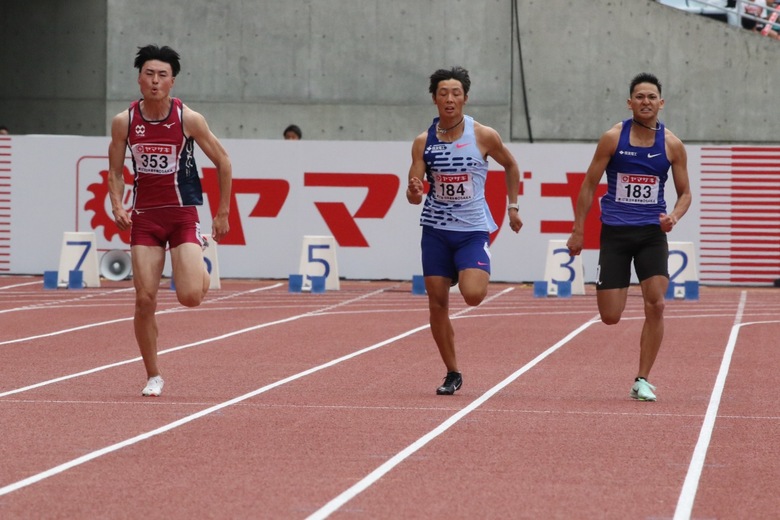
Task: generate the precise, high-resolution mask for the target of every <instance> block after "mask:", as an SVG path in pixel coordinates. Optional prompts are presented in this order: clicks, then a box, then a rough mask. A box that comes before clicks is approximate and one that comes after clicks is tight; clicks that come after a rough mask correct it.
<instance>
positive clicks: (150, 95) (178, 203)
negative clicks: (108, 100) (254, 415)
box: [108, 45, 232, 396]
mask: <svg viewBox="0 0 780 520" xmlns="http://www.w3.org/2000/svg"><path fill="white" fill-rule="evenodd" d="M135 67H136V68H138V85H140V88H141V95H142V98H141V99H140V100H138V101H135V102H133V103H132V104H131V105H130V108H129V109H128V110H125V111H122V112H120V113H119V114H117V115H116V116H115V117H114V119H113V121H112V123H111V144H110V145H109V147H108V160H109V176H108V179H109V187H110V195H111V206H112V211H113V214H114V219H115V221H116V224H117V227H119V229H120V230H126V229H128V228H129V229H130V251H131V257H132V262H133V284H134V285H135V292H136V299H135V319H134V328H135V337H136V340H137V341H138V346H139V348H140V350H141V356H142V357H143V360H144V365H145V367H146V375H147V384H146V387H145V388H144V389H143V391H142V392H141V393H142V395H145V396H159V395H161V394H162V389H163V379H162V376H161V375H160V370H159V368H158V366H157V320H156V318H155V310H156V309H157V290H158V288H159V287H160V278H161V277H162V272H163V267H164V266H165V249H166V247H169V248H170V251H171V262H172V264H173V278H174V283H175V286H176V296H177V298H178V299H179V302H180V303H181V304H182V305H185V306H187V307H195V306H197V305H200V303H201V302H202V301H203V298H204V296H205V295H206V292H207V291H208V288H209V284H210V278H209V273H208V271H207V269H206V266H205V263H204V262H203V247H204V245H205V243H204V238H203V237H202V236H201V233H200V222H199V219H198V209H197V206H200V205H201V204H203V193H202V190H201V184H200V177H199V176H198V170H197V168H196V167H195V158H194V155H193V153H194V144H195V143H197V144H198V146H199V147H200V148H201V150H203V153H204V154H206V157H208V158H209V159H210V160H211V162H212V163H213V164H214V166H216V168H217V173H218V175H219V189H220V199H219V207H218V208H217V211H216V214H215V216H214V221H213V223H212V227H211V229H212V237H213V239H214V240H215V241H217V242H219V241H220V240H221V239H222V237H224V236H225V234H226V233H227V232H228V229H229V225H228V210H229V207H230V190H231V184H232V168H231V164H230V158H229V157H228V154H227V152H226V151H225V149H224V148H223V147H222V144H221V143H220V142H219V140H218V139H217V138H216V137H215V136H214V134H213V133H211V130H209V126H208V124H207V123H206V119H205V118H204V117H203V116H202V115H201V114H199V113H197V112H195V111H193V110H191V109H190V108H189V107H187V106H186V105H185V104H184V103H182V102H181V100H180V99H177V98H172V97H171V95H170V92H171V89H172V88H173V84H174V82H175V80H176V75H177V74H178V73H179V70H181V67H180V65H179V54H178V53H177V52H176V51H174V50H173V49H171V48H170V47H167V46H165V47H157V46H156V45H147V46H146V47H141V48H140V49H139V51H138V54H137V55H136V59H135ZM126 148H129V149H130V154H131V155H132V160H133V170H134V173H135V179H134V183H133V201H132V206H131V208H129V209H127V208H125V206H124V203H123V200H122V199H123V197H124V193H125V181H124V176H123V169H124V163H125V150H126Z"/></svg>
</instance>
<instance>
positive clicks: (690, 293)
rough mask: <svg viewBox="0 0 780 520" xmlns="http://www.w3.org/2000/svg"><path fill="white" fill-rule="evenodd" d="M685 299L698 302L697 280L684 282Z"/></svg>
mask: <svg viewBox="0 0 780 520" xmlns="http://www.w3.org/2000/svg"><path fill="white" fill-rule="evenodd" d="M685 299H686V300H698V299H699V282H698V280H686V281H685Z"/></svg>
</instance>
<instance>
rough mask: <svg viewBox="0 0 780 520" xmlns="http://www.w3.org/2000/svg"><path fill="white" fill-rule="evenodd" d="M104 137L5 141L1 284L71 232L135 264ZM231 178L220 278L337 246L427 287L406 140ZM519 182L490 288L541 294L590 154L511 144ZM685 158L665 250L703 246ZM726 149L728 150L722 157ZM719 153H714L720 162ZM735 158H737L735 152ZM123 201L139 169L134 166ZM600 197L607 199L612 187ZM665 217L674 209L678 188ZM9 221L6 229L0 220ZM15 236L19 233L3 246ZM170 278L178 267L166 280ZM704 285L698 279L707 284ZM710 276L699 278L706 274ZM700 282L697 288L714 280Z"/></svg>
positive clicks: (286, 264) (266, 143)
mask: <svg viewBox="0 0 780 520" xmlns="http://www.w3.org/2000/svg"><path fill="white" fill-rule="evenodd" d="M108 143H109V139H108V138H107V137H64V136H13V137H11V138H9V139H6V140H3V141H0V147H2V148H0V150H2V151H3V155H4V157H7V158H8V161H7V162H8V163H9V164H10V167H9V168H7V170H8V173H7V175H6V177H8V178H9V179H10V189H6V190H5V192H7V194H3V193H5V192H2V193H0V201H2V200H8V201H10V202H8V203H2V202H0V207H5V206H7V207H8V208H10V209H9V211H7V212H6V211H0V214H5V217H7V220H9V227H8V228H4V227H3V226H4V224H3V222H2V221H0V233H2V232H3V231H4V229H5V234H0V246H2V247H3V248H4V249H0V253H3V252H5V253H6V254H4V255H0V274H2V273H17V274H41V273H43V272H44V271H47V270H53V269H56V268H57V263H58V259H59V255H60V246H61V242H62V236H63V233H64V232H94V233H95V235H96V238H97V250H98V251H99V252H101V254H102V253H103V252H105V251H107V250H112V249H122V250H129V235H128V234H127V233H120V232H119V230H118V229H117V228H116V226H115V225H114V222H113V219H112V215H111V206H110V201H109V198H108V183H107V169H108V157H107V149H108ZM223 144H224V145H225V147H226V149H227V151H228V153H229V154H230V158H231V162H232V164H233V195H232V199H231V210H230V227H231V229H230V232H229V234H228V235H227V236H226V237H225V238H224V239H223V241H222V242H220V244H219V256H220V259H219V261H220V266H219V268H220V275H221V277H222V278H279V279H286V278H287V277H288V276H289V275H290V274H291V273H295V272H297V271H298V268H299V260H300V254H301V243H302V240H303V237H305V236H311V235H314V236H332V237H334V238H335V241H336V244H337V246H338V265H339V275H340V276H341V277H342V278H346V279H397V280H411V279H412V276H413V275H415V274H421V272H422V268H421V263H420V245H419V243H420V227H419V222H418V219H419V215H420V210H421V206H414V205H411V204H409V203H408V202H407V200H406V196H405V192H406V183H407V182H406V179H407V174H408V171H409V164H410V158H411V140H410V141H409V142H408V143H403V142H362V141H282V140H230V139H228V140H223ZM508 147H509V149H510V151H511V152H512V153H513V154H514V155H515V157H516V158H517V161H518V163H519V166H520V171H521V185H520V194H519V197H518V201H519V203H520V216H521V218H522V220H523V228H522V230H521V231H520V233H519V234H515V233H513V232H512V231H511V230H510V229H509V226H508V221H507V215H506V185H505V182H504V173H503V170H502V169H501V167H500V166H498V165H496V164H493V165H491V171H490V173H489V177H488V182H487V199H488V205H489V207H490V210H491V212H492V214H493V216H494V219H495V220H496V223H497V224H498V225H499V230H498V231H497V232H496V233H495V234H494V235H493V236H492V237H491V238H492V243H491V254H492V279H493V280H494V281H507V282H521V281H534V280H542V279H543V278H544V275H545V261H546V256H547V248H548V243H549V241H550V240H565V239H566V238H568V235H569V232H570V231H571V227H572V222H573V218H574V203H575V200H576V197H577V193H578V191H579V186H580V183H581V182H582V178H583V177H584V175H585V174H584V172H585V170H586V169H587V166H588V164H589V163H590V160H591V158H592V156H593V151H594V148H595V143H594V144H508ZM702 148H703V147H696V146H689V147H688V159H689V164H688V170H689V175H690V178H691V185H692V191H693V193H694V203H693V205H692V207H691V209H690V210H689V212H688V214H687V215H686V216H685V218H684V219H682V220H681V221H680V223H679V225H678V226H677V227H676V228H675V230H674V232H673V233H672V234H671V235H670V238H669V239H670V240H674V241H681V242H693V243H696V244H699V242H700V210H699V198H698V192H699V189H700V187H699V178H700V176H701V164H700V163H701V150H702ZM724 148H725V147H724ZM712 149H713V147H710V148H709V150H712ZM728 150H731V148H728ZM779 157H780V155H779ZM196 160H197V164H198V169H199V171H200V174H201V178H202V180H203V189H204V205H203V206H202V207H201V208H200V217H201V223H202V224H201V227H202V230H203V232H204V233H210V231H211V211H212V210H214V209H215V206H214V204H216V201H217V196H218V192H217V179H216V170H215V168H214V167H213V165H212V164H210V162H209V161H208V159H207V158H206V157H205V156H204V155H203V154H202V153H201V152H200V151H199V150H198V152H197V155H196ZM125 167H126V171H125V180H126V197H125V201H126V203H127V205H128V207H129V205H130V202H131V195H132V175H131V172H132V163H131V161H130V157H129V155H128V157H127V159H126V162H125ZM603 182H604V183H603V184H602V185H601V188H600V194H603V191H604V190H606V184H605V180H603ZM666 199H667V203H668V204H669V206H670V207H671V206H672V205H673V204H674V201H675V200H676V197H675V192H674V187H673V184H672V183H671V182H670V183H669V184H667V187H666ZM0 216H2V215H0ZM599 228H600V226H599V211H598V203H597V202H596V203H594V205H593V209H592V210H591V214H590V216H589V220H588V224H587V226H586V239H585V250H584V252H583V256H582V264H583V271H584V279H585V281H586V282H592V281H593V280H594V277H595V271H596V269H595V264H596V260H597V248H598V231H599ZM8 229H10V232H8ZM168 269H169V267H168ZM700 272H701V270H700ZM702 274H704V273H702ZM705 278H706V277H705V276H702V280H703V281H704V280H705Z"/></svg>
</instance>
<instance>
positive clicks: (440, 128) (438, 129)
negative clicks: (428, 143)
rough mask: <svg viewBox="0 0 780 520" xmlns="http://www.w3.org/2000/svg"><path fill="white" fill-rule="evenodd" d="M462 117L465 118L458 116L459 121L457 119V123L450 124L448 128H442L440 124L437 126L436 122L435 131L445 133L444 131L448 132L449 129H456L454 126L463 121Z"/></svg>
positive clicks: (456, 126)
mask: <svg viewBox="0 0 780 520" xmlns="http://www.w3.org/2000/svg"><path fill="white" fill-rule="evenodd" d="M463 119H465V118H463V117H461V118H460V121H458V122H457V123H456V124H455V125H454V126H451V127H449V128H442V127H440V126H439V123H436V132H437V133H440V134H446V133H447V132H449V131H450V130H455V129H456V128H458V127H459V126H460V124H461V123H462V122H463Z"/></svg>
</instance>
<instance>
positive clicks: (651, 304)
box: [645, 298, 666, 319]
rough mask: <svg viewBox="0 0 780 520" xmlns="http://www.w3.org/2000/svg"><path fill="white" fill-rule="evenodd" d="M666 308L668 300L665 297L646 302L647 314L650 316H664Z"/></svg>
mask: <svg viewBox="0 0 780 520" xmlns="http://www.w3.org/2000/svg"><path fill="white" fill-rule="evenodd" d="M664 309H666V302H665V301H664V299H663V298H660V299H658V300H652V301H646V302H645V316H646V317H648V318H656V319H658V318H662V317H663V315H664Z"/></svg>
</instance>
